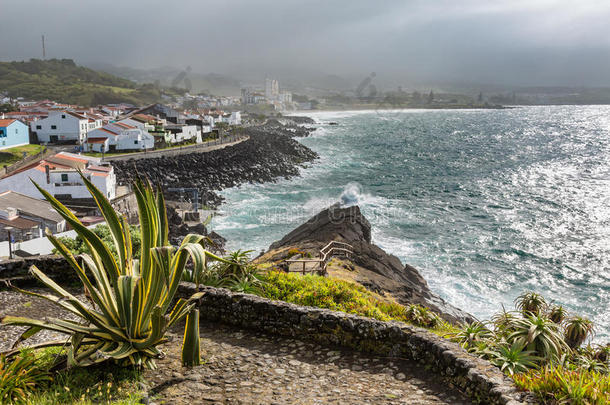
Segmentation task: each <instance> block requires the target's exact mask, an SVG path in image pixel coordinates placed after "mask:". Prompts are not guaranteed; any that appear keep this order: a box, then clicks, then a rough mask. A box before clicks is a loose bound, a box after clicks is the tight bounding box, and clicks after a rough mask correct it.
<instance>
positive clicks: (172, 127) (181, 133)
mask: <svg viewBox="0 0 610 405" xmlns="http://www.w3.org/2000/svg"><path fill="white" fill-rule="evenodd" d="M165 129H166V130H167V131H168V132H169V133H170V134H171V135H170V139H171V142H172V143H176V142H184V141H188V140H194V141H195V142H197V143H201V130H200V129H199V128H197V125H182V124H168V125H166V126H165Z"/></svg>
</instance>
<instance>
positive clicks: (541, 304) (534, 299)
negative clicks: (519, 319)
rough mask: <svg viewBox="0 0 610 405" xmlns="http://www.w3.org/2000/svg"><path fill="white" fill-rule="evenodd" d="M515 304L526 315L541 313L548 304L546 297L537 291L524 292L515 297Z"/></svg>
mask: <svg viewBox="0 0 610 405" xmlns="http://www.w3.org/2000/svg"><path fill="white" fill-rule="evenodd" d="M515 306H516V307H517V309H518V310H519V311H521V312H522V313H523V314H524V315H528V314H539V313H541V312H542V311H543V310H544V309H545V308H546V306H547V304H546V300H545V299H544V297H543V296H542V295H540V294H538V293H535V292H524V293H523V294H521V295H520V296H518V297H517V298H516V299H515Z"/></svg>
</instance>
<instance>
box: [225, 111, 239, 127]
mask: <svg viewBox="0 0 610 405" xmlns="http://www.w3.org/2000/svg"><path fill="white" fill-rule="evenodd" d="M222 121H223V122H226V123H227V124H229V125H241V112H240V111H233V112H232V113H231V115H229V116H228V117H223V119H222Z"/></svg>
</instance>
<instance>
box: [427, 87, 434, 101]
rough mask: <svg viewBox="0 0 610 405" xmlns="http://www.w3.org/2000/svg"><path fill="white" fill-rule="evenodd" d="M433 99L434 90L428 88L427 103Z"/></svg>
mask: <svg viewBox="0 0 610 405" xmlns="http://www.w3.org/2000/svg"><path fill="white" fill-rule="evenodd" d="M433 101H434V92H433V91H432V90H430V94H428V104H432V102H433Z"/></svg>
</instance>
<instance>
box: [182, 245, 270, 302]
mask: <svg viewBox="0 0 610 405" xmlns="http://www.w3.org/2000/svg"><path fill="white" fill-rule="evenodd" d="M250 252H251V251H241V250H238V251H236V252H233V253H231V254H229V255H228V256H225V257H224V259H223V261H216V262H212V264H210V265H208V266H206V267H205V269H203V271H201V272H199V273H196V272H195V271H191V270H187V271H185V272H184V274H183V279H184V281H188V282H192V283H196V284H203V285H208V286H212V287H220V288H228V289H229V290H232V291H237V292H243V293H249V294H258V295H261V293H262V289H261V287H262V286H263V282H262V281H261V279H262V276H261V274H260V273H259V270H258V268H257V267H256V266H255V265H253V264H251V263H250V261H249V258H248V253H250Z"/></svg>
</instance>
